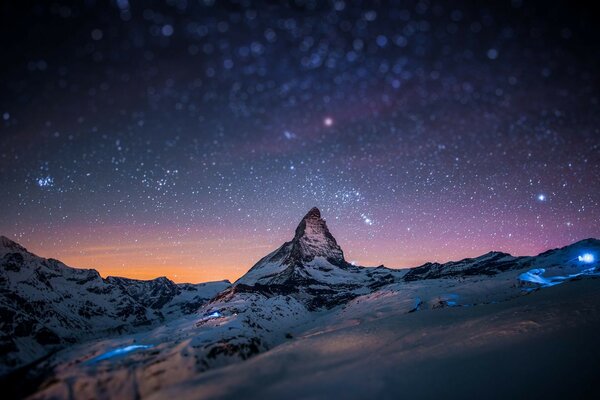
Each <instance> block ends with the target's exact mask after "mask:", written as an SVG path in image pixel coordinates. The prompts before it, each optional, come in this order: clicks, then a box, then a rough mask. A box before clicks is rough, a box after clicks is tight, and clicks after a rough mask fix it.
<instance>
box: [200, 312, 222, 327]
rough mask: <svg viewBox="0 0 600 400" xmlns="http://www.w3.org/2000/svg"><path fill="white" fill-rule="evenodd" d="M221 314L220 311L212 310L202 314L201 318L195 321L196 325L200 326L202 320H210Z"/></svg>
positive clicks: (219, 316)
mask: <svg viewBox="0 0 600 400" xmlns="http://www.w3.org/2000/svg"><path fill="white" fill-rule="evenodd" d="M222 316H223V314H221V312H220V311H213V312H212V313H210V314H206V315H204V316H203V317H202V318H200V320H199V321H198V322H196V325H198V326H200V325H201V324H203V323H204V322H206V321H208V320H211V319H215V318H221V317H222Z"/></svg>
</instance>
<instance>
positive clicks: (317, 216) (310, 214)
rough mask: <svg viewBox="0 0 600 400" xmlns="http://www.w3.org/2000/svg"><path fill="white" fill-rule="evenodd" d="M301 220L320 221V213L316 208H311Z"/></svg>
mask: <svg viewBox="0 0 600 400" xmlns="http://www.w3.org/2000/svg"><path fill="white" fill-rule="evenodd" d="M302 219H321V211H320V210H319V209H318V208H317V207H313V208H311V209H310V211H309V212H308V213H307V214H306V215H305V216H304V218H302Z"/></svg>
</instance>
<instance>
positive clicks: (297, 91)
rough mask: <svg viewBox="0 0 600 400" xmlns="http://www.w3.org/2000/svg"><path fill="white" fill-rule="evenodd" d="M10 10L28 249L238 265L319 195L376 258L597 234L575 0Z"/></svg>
mask: <svg viewBox="0 0 600 400" xmlns="http://www.w3.org/2000/svg"><path fill="white" fill-rule="evenodd" d="M0 11H1V21H0V22H1V24H0V25H1V27H0V30H1V31H2V32H1V35H0V44H1V46H2V47H1V48H2V60H3V61H2V63H0V71H1V77H2V79H1V80H0V117H1V119H0V204H1V207H2V208H1V210H2V212H1V213H0V234H4V235H6V236H8V237H10V238H12V239H14V240H16V241H18V242H19V243H21V244H23V245H24V246H26V247H27V248H28V249H29V250H30V251H33V252H35V253H37V254H39V255H41V256H44V257H53V258H57V259H60V260H62V261H64V262H65V263H67V264H68V265H71V266H76V267H93V268H96V269H98V270H99V271H100V273H101V274H102V275H103V276H106V275H120V276H127V277H133V278H140V279H150V278H154V277H157V276H163V275H166V276H168V277H169V278H171V279H173V280H175V281H176V282H183V281H187V282H200V281H206V280H220V279H225V278H227V279H231V280H233V279H236V278H238V277H239V276H241V275H242V274H243V273H245V272H246V271H247V270H248V269H249V268H250V267H251V266H252V265H253V264H254V263H255V262H256V261H257V260H258V259H259V258H261V257H262V256H264V255H265V254H267V253H268V252H270V251H271V250H273V249H275V248H276V247H278V246H279V245H280V244H281V243H283V241H285V240H289V239H291V238H292V237H293V230H294V229H295V227H296V225H297V224H298V222H299V221H300V219H301V218H302V216H303V215H304V214H305V213H306V212H307V211H308V210H309V209H310V208H311V207H313V206H317V207H319V208H320V209H321V212H322V214H323V216H324V217H325V218H326V220H327V222H328V225H329V227H330V230H331V232H332V234H333V235H334V236H335V237H336V238H337V240H338V242H339V243H340V245H341V246H342V248H343V249H344V251H345V254H346V258H347V259H348V260H349V261H352V262H356V263H357V264H360V265H367V266H375V265H379V264H385V265H386V266H388V267H396V268H401V267H408V266H416V265H419V264H421V263H424V262H426V261H448V260H453V259H460V258H464V257H470V256H477V255H480V254H482V253H485V252H487V251H490V250H499V251H507V252H510V253H512V254H515V255H525V254H536V253H538V252H541V251H544V250H546V249H548V248H552V247H557V246H564V245H567V244H570V243H571V242H573V241H576V240H579V239H584V238H588V237H600V227H599V222H600V132H599V131H600V110H599V101H600V98H599V95H600V91H599V90H598V89H599V86H600V85H599V80H598V78H599V74H598V71H600V45H599V43H600V34H599V29H598V28H597V19H598V16H597V15H594V13H593V12H592V11H591V10H589V9H586V8H585V7H583V6H582V5H578V4H577V2H572V1H570V2H568V1H556V2H547V1H533V2H529V1H512V2H511V1H497V2H471V1H467V2H460V1H452V2H447V1H418V2H416V1H386V2H383V1H350V0H346V1H342V0H337V1H325V0H323V1H316V0H315V1H311V0H305V1H300V0H298V1H292V0H289V1H277V2H276V1H267V2H260V1H252V2H250V1H246V0H239V1H217V0H204V1H193V0H187V1H186V0H161V1H134V0H113V1H93V0H85V1H79V2H63V1H60V0H56V1H37V2H36V1H27V2H3V4H2V5H1V6H0ZM595 26H596V27H595Z"/></svg>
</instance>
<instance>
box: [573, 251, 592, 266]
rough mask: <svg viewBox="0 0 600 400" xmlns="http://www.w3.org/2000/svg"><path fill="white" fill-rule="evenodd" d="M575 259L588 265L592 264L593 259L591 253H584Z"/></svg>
mask: <svg viewBox="0 0 600 400" xmlns="http://www.w3.org/2000/svg"><path fill="white" fill-rule="evenodd" d="M577 259H578V260H579V261H581V262H584V263H586V264H589V263H593V262H594V260H595V257H594V255H593V254H592V253H584V254H582V255H580V256H579V257H577Z"/></svg>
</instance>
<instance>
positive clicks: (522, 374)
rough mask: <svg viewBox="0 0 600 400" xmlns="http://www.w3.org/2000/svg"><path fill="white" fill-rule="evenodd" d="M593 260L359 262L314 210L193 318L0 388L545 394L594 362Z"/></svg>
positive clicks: (580, 389) (94, 347)
mask: <svg viewBox="0 0 600 400" xmlns="http://www.w3.org/2000/svg"><path fill="white" fill-rule="evenodd" d="M598 255H600V241H598V240H595V239H588V240H585V241H581V242H578V243H575V244H573V245H570V246H567V247H564V248H561V249H555V250H551V251H548V252H545V253H543V254H541V255H539V256H535V257H512V256H510V255H508V254H503V253H489V254H486V255H483V256H481V257H478V258H473V259H466V260H462V261H458V262H452V263H447V264H425V265H424V266H421V267H417V268H414V269H412V270H408V271H396V270H390V269H387V268H384V267H377V268H364V267H356V266H353V265H350V264H349V263H347V262H346V261H345V259H344V256H343V252H342V251H341V249H340V248H339V246H338V244H337V242H336V241H335V239H334V238H333V237H332V236H331V234H330V233H329V231H328V229H327V225H326V223H325V221H324V220H323V219H322V218H321V215H320V212H319V211H318V210H316V209H313V210H311V211H310V212H309V213H308V214H307V215H306V216H305V217H304V218H303V220H302V221H301V222H300V225H299V226H298V229H296V234H295V236H294V239H292V240H291V241H290V242H286V243H285V244H284V245H282V246H281V247H280V248H279V249H277V250H276V251H274V252H273V253H271V254H269V255H268V256H266V257H265V258H263V259H262V260H260V261H259V262H258V263H257V264H256V265H255V266H254V267H252V269H251V270H250V271H249V272H248V274H247V275H245V276H244V277H242V278H240V280H238V281H237V282H236V283H235V284H234V285H233V286H231V287H228V288H225V289H224V290H222V291H221V292H220V293H219V294H217V295H216V296H215V297H214V298H213V299H212V300H210V301H208V302H206V303H204V304H202V305H201V306H199V308H198V309H197V312H195V313H192V314H187V315H182V316H180V317H179V318H174V319H172V320H170V321H166V322H165V323H163V324H162V325H160V326H156V327H153V328H149V329H146V330H137V331H135V332H133V333H125V334H123V335H120V336H111V337H109V338H105V339H96V340H93V341H87V342H85V343H82V344H76V345H73V346H71V347H69V348H67V349H65V350H62V351H60V352H57V353H56V354H53V355H52V356H50V357H48V358H47V359H45V360H42V361H40V362H39V363H37V364H36V365H35V366H34V367H31V368H29V369H28V370H27V371H22V373H21V374H20V375H19V376H18V378H19V379H18V380H17V379H13V380H12V381H11V382H19V384H18V385H14V384H11V382H8V381H6V383H4V386H5V389H6V390H8V391H9V392H10V391H12V393H13V394H14V395H21V396H22V395H24V394H26V393H29V394H31V397H32V398H35V399H61V398H76V399H77V398H81V399H87V398H96V399H113V398H124V399H134V398H136V399H137V398H142V399H145V398H152V399H166V398H178V399H187V398H194V399H195V398H239V397H240V396H241V397H243V398H257V399H265V398H332V397H338V398H374V397H376V398H398V397H409V398H434V397H441V396H442V395H443V396H444V397H450V398H463V397H467V398H477V397H486V398H487V397H496V398H506V397H526V396H527V395H535V394H539V393H542V394H548V395H550V397H556V396H558V395H560V394H561V393H566V392H565V391H562V390H563V389H562V388H561V389H560V390H558V389H557V390H554V391H553V390H550V389H549V387H551V385H556V383H557V382H560V381H559V378H560V379H561V380H562V381H563V382H565V384H566V385H569V386H573V385H575V384H576V387H571V388H570V389H569V390H570V393H572V394H574V395H580V394H583V393H584V392H585V391H589V390H594V389H595V388H594V386H593V385H592V384H591V382H593V380H592V379H591V378H592V376H593V375H595V374H596V372H595V371H597V370H598V368H597V367H598V366H599V365H598V362H597V361H596V360H597V359H598V358H597V356H598V355H599V353H600V345H597V344H596V343H597V342H598V341H597V340H592V338H593V335H594V334H595V331H597V330H598V328H600V313H599V311H600V296H599V295H600V279H598V275H599V274H600V271H599V270H598V265H599V264H598V262H597V257H598ZM107 281H110V280H107ZM108 283H110V284H111V285H116V286H118V287H120V288H121V290H122V291H124V292H126V293H128V295H129V296H131V297H132V298H140V299H142V298H143V302H144V304H145V305H146V307H152V306H153V305H155V306H157V307H159V305H160V307H161V309H164V307H165V305H161V304H162V301H157V300H160V298H161V297H160V296H158V297H157V296H145V295H144V296H142V294H146V293H147V292H146V291H144V290H140V289H139V287H138V285H137V284H136V283H135V282H128V281H127V280H121V281H119V282H115V281H113V282H108ZM161 287H162V286H161ZM162 290H165V291H167V292H168V288H163V289H162ZM140 296H141V297H140ZM140 301H141V300H140ZM166 307H168V303H167V306H166ZM583 339H585V340H588V339H589V341H587V342H585V343H586V344H585V345H584V344H582V342H581V340H583ZM584 348H586V349H587V350H586V351H584ZM537 360H540V361H539V362H538V361H537ZM576 363H579V364H580V368H583V369H584V370H583V371H582V370H580V369H576V366H575V364H576ZM545 379H550V381H546V380H545ZM506 382H509V383H506ZM23 383H25V386H26V388H27V389H28V390H23V388H22V386H23ZM590 385H592V386H590ZM536 397H539V396H536Z"/></svg>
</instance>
